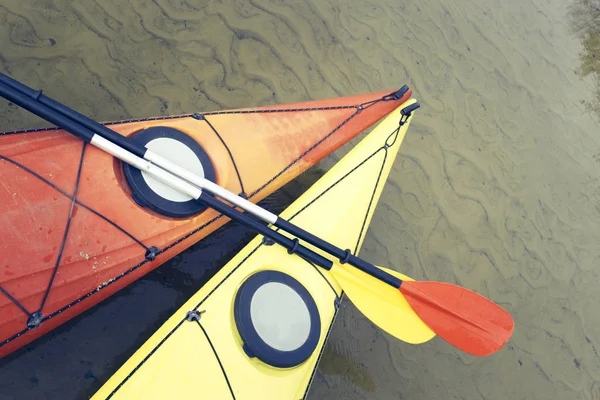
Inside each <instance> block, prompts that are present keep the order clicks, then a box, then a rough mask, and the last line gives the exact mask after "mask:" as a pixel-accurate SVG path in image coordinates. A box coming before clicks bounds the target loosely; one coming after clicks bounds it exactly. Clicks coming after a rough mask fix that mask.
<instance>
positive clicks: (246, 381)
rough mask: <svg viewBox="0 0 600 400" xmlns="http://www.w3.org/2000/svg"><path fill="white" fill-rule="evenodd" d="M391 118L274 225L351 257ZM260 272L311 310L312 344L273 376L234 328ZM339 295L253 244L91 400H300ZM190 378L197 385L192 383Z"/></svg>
mask: <svg viewBox="0 0 600 400" xmlns="http://www.w3.org/2000/svg"><path fill="white" fill-rule="evenodd" d="M412 102H414V101H412V100H409V101H408V102H407V103H405V105H409V104H412ZM399 120H400V107H399V108H398V109H397V110H395V111H394V112H392V113H391V114H390V115H389V116H388V117H387V118H386V119H385V120H384V121H383V122H381V123H380V124H379V125H378V126H377V128H375V129H374V130H373V131H372V132H371V133H370V134H369V135H368V136H367V137H366V138H365V139H364V140H363V141H362V142H361V143H360V144H358V145H357V146H356V147H355V148H354V149H353V150H352V151H351V152H350V153H349V154H348V155H346V156H345V157H344V158H343V159H342V160H341V161H340V162H338V163H337V164H336V165H335V166H334V167H333V168H332V169H331V170H330V171H328V172H327V174H326V175H325V176H323V177H322V178H321V179H320V180H319V181H318V182H317V183H315V184H314V185H313V186H312V187H311V188H310V189H308V190H307V191H306V192H305V193H304V194H303V195H302V196H301V197H300V198H299V199H298V200H296V201H295V202H294V203H293V204H292V205H291V206H290V207H288V209H286V210H285V211H284V212H283V213H282V214H281V217H282V218H284V219H287V220H289V221H290V222H292V223H293V224H295V225H297V226H299V227H301V228H303V229H306V230H308V231H310V232H311V233H314V234H315V235H317V236H318V237H320V238H322V239H324V240H327V241H329V242H330V243H332V244H334V245H336V246H338V247H341V248H349V249H351V250H352V252H353V253H358V251H359V250H360V247H361V245H362V242H363V240H364V237H365V234H366V230H367V228H368V226H369V223H370V221H371V217H372V215H373V212H374V209H375V206H376V204H377V202H378V199H379V197H380V195H381V191H382V189H383V186H384V184H385V181H386V179H387V176H388V174H389V171H390V168H391V166H392V164H393V161H394V159H395V156H396V154H397V152H398V150H399V147H400V144H401V142H402V139H403V137H404V135H405V133H406V130H407V129H408V125H409V122H410V119H409V121H408V122H407V123H406V124H404V125H403V126H402V127H401V128H400V127H399V126H398V121H399ZM280 232H281V233H283V234H285V235H286V236H289V235H288V234H286V233H285V232H282V231H280ZM319 253H320V254H323V255H325V254H324V253H323V252H320V251H319ZM334 268H336V267H335V265H334ZM265 271H276V272H277V273H283V274H286V275H288V276H290V277H292V278H293V279H295V280H297V281H298V282H300V284H301V285H302V286H303V287H304V288H305V289H306V290H308V292H309V293H310V296H311V297H312V299H313V300H314V302H315V304H316V306H317V309H318V315H319V322H320V325H319V339H318V342H317V345H316V347H315V348H314V351H312V353H311V354H310V355H309V356H308V357H307V358H306V359H305V360H304V361H303V362H301V363H299V364H297V365H292V366H289V367H285V368H283V367H282V368H279V367H275V366H273V365H269V364H268V363H266V362H264V361H262V360H261V359H260V356H254V355H253V354H252V352H250V353H249V352H248V350H247V343H244V340H245V339H243V338H242V336H243V335H241V334H240V333H239V329H238V326H239V325H236V324H237V323H238V322H237V320H236V318H235V315H234V314H235V312H234V310H235V307H236V304H235V299H236V297H237V296H238V293H239V291H241V288H242V287H243V285H244V284H245V283H246V282H248V281H249V279H251V278H252V277H254V276H256V275H258V274H261V273H264V272H265ZM400 276H401V277H404V276H403V275H401V274H400ZM407 279H408V278H407ZM342 296H343V292H342V288H341V287H340V285H339V284H338V282H337V281H336V280H335V278H334V277H333V275H331V274H330V273H329V272H328V271H325V270H322V269H320V268H318V267H316V266H315V265H313V264H311V263H309V262H307V261H305V260H303V259H302V258H300V257H298V256H296V255H290V254H289V253H288V252H287V251H286V250H285V249H284V248H282V247H280V246H278V245H269V243H268V242H265V241H264V240H263V239H262V237H257V238H255V239H254V240H253V241H251V242H250V243H249V244H248V245H247V246H246V247H245V248H244V249H243V250H242V251H240V253H238V254H237V255H236V256H235V257H234V258H233V259H232V260H231V261H230V262H229V263H228V264H227V265H226V266H225V267H223V269H221V270H220V271H219V272H218V273H217V274H216V275H215V276H214V277H213V278H212V279H211V280H210V281H209V282H208V283H207V284H206V285H204V286H203V287H202V288H201V289H200V290H199V291H198V292H197V293H196V294H195V295H194V296H192V298H191V299H190V300H189V301H188V302H187V303H186V304H185V305H184V306H183V307H182V308H181V309H179V310H178V311H177V312H176V313H175V314H174V315H173V316H172V317H171V318H170V319H169V320H168V321H167V322H166V323H165V324H164V325H163V326H162V327H161V328H160V329H159V330H158V331H157V332H156V333H155V334H154V335H153V336H152V337H151V338H150V339H149V340H148V341H147V342H146V343H145V344H144V345H143V346H142V347H141V348H140V349H139V350H138V351H137V352H136V353H135V354H134V355H133V356H132V357H131V358H130V359H129V360H128V361H127V362H126V363H125V365H123V366H122V367H121V368H120V369H119V370H118V371H117V372H116V373H115V374H114V376H113V377H112V378H111V379H110V380H109V381H108V382H107V383H106V384H105V385H104V386H103V387H102V388H101V389H100V390H99V391H98V392H97V393H96V395H95V396H94V397H93V399H94V400H100V399H113V400H118V399H142V398H143V399H154V398H156V399H158V398H165V397H168V396H170V397H173V398H177V399H188V398H198V397H206V398H211V399H213V398H214V399H238V400H239V399H256V398H260V399H302V398H305V397H306V395H307V393H308V390H309V387H310V383H311V382H312V379H313V376H314V373H315V371H316V367H317V365H318V361H319V359H320V357H321V355H322V351H323V348H324V346H325V343H326V341H327V337H328V335H329V332H330V329H331V327H332V325H333V322H334V320H335V316H336V313H337V311H338V308H339V305H340V301H341V298H342ZM252 301H254V300H252ZM193 313H196V314H195V315H196V316H197V318H196V319H194V318H190V315H192V314H193ZM198 377H202V378H201V381H202V384H201V385H199V384H198V382H199V380H198V379H199V378H198Z"/></svg>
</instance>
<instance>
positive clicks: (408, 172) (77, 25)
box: [0, 0, 600, 400]
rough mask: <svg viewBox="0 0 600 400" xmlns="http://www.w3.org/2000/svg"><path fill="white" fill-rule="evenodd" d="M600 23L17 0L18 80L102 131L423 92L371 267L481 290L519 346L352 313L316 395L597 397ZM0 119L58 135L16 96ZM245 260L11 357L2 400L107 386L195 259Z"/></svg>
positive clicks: (339, 331) (532, 11)
mask: <svg viewBox="0 0 600 400" xmlns="http://www.w3.org/2000/svg"><path fill="white" fill-rule="evenodd" d="M599 15H600V1H599V0H575V1H574V2H573V1H566V2H565V1H564V0H563V1H559V0H548V1H541V0H525V1H524V2H501V1H491V0H483V1H474V0H471V1H466V0H454V1H449V0H423V1H419V2H397V1H393V0H380V1H367V0H360V1H356V0H350V1H342V0H335V1H316V0H312V1H301V0H295V1H275V0H274V1H266V0H261V1H241V0H239V1H187V2H186V1H175V0H173V1H167V0H156V1H154V2H146V1H128V2H124V1H117V0H112V1H106V0H103V1H97V2H94V1H81V0H75V1H66V0H38V1H34V0H28V1H24V0H18V1H16V0H5V1H3V2H2V4H1V5H0V49H1V50H0V70H1V71H3V72H6V73H8V74H11V75H12V76H14V77H16V78H19V79H22V80H24V81H26V82H27V83H28V84H29V85H30V86H33V87H43V88H46V90H47V91H48V92H49V93H51V95H52V96H53V97H55V98H57V99H58V100H61V101H65V102H67V103H68V104H69V105H71V106H73V107H75V108H77V109H78V110H79V111H81V112H83V113H85V114H89V115H91V116H92V117H94V118H96V119H99V120H114V119H119V118H126V117H146V116H152V115H158V114H177V113H187V112H194V111H199V110H208V109H211V110H214V109H220V108H233V107H243V106H250V105H263V104H272V103H285V102H293V101H299V100H305V99H317V98H326V97H334V96H338V95H350V94H355V93H361V92H368V91H375V90H386V89H394V88H397V87H399V86H401V85H402V84H408V85H409V86H411V87H412V88H413V90H414V97H416V98H417V99H418V100H419V101H420V103H421V104H422V105H423V107H422V109H421V110H420V111H419V113H418V115H417V116H416V118H415V120H414V122H413V124H412V125H411V129H410V131H409V134H408V135H407V137H406V139H405V142H404V144H403V147H402V149H401V154H400V155H399V158H398V160H397V162H396V164H395V165H394V168H393V171H392V174H391V176H390V180H389V182H388V185H387V187H386V189H385V190H384V193H383V196H382V198H381V203H380V205H379V207H378V209H377V211H376V213H375V216H374V219H373V224H372V226H371V229H370V230H369V234H368V236H367V239H366V241H365V247H364V248H363V251H362V253H361V256H363V257H364V258H366V259H367V260H369V261H372V262H374V263H377V264H380V265H388V266H391V267H392V268H394V269H397V270H399V271H403V272H405V273H407V274H408V275H410V276H412V277H414V278H417V279H429V280H442V281H447V282H452V283H457V284H460V285H462V286H465V287H467V288H470V289H472V290H475V291H478V292H480V293H482V294H484V295H485V296H487V297H489V298H491V299H492V300H494V301H496V302H498V303H499V304H501V305H503V306H504V307H505V308H506V309H508V310H509V311H510V312H511V314H512V315H513V316H514V318H515V323H516V328H515V333H514V336H513V338H512V340H511V341H510V342H509V344H508V345H507V347H506V348H505V349H503V350H502V351H500V352H499V353H497V354H495V355H493V356H491V357H487V358H475V357H471V356H468V355H466V354H464V353H461V352H460V351H458V350H455V349H454V348H452V347H450V346H449V345H447V344H446V343H445V342H443V341H441V340H440V339H437V338H436V339H434V340H432V341H431V342H429V343H427V344H424V345H420V346H413V345H408V344H404V343H401V342H399V341H397V340H396V339H393V338H391V337H390V336H388V335H387V334H385V333H383V332H382V331H380V330H379V329H377V328H376V327H374V326H373V325H372V324H371V323H370V322H369V321H368V320H367V319H366V318H365V317H363V316H362V315H361V314H360V313H358V312H357V311H356V310H355V309H354V308H353V306H352V305H351V303H350V302H349V301H345V302H344V307H343V311H342V312H341V313H340V317H339V318H338V320H337V322H336V325H335V327H334V331H333V334H332V336H331V338H330V341H329V345H328V347H327V349H326V354H325V356H324V357H323V359H322V362H321V364H320V369H319V373H318V374H317V376H316V378H315V382H314V384H313V387H312V389H311V393H310V396H309V398H312V399H321V398H323V399H337V398H339V399H349V398H352V399H354V398H356V399H362V398H365V399H367V398H368V399H398V398H404V399H434V398H435V399H587V400H600V356H599V354H598V352H599V351H600V318H599V317H598V315H599V306H598V304H599V302H600V279H599V275H598V268H599V261H600V172H599V168H600V146H599V143H600V129H599V123H598V121H599V118H600V115H599V114H600V100H599V99H600V88H599V86H598V83H599V82H600V80H599V75H598V73H599V71H600V34H599V33H598V31H599V30H600V17H599ZM0 121H1V126H0V130H10V129H17V128H27V127H35V126H44V125H46V124H45V123H43V122H40V121H39V120H38V119H37V118H36V117H33V116H31V115H29V114H27V113H26V112H24V111H22V110H18V109H17V108H16V107H14V106H7V105H6V103H2V104H1V105H0ZM347 148H348V146H346V147H345V149H347ZM342 154H343V152H340V153H337V154H336V155H335V156H334V157H330V158H329V159H328V160H326V161H324V162H323V163H322V165H321V167H322V168H328V167H330V166H331V165H332V164H333V162H334V161H335V160H336V159H338V158H339V157H341V155H342ZM309 181H310V179H308V180H306V184H308V182H309ZM304 187H306V185H305V186H304ZM287 190H288V195H289V194H290V193H295V194H297V192H298V190H299V189H298V187H296V188H295V189H294V190H296V192H294V190H292V191H291V192H290V190H291V189H289V188H288V189H287ZM284 197H285V196H284ZM288 197H290V196H288ZM288 197H286V199H285V201H282V203H281V204H284V203H286V202H289V200H291V198H288ZM281 204H280V206H281ZM226 232H231V230H229V231H225V232H223V233H222V234H221V236H219V237H220V238H221V239H223V237H228V239H229V236H227V234H226ZM233 237H234V242H235V246H237V247H236V249H239V248H240V247H241V246H242V245H243V242H244V241H245V240H247V239H248V238H249V235H248V233H247V232H245V234H244V235H241V234H239V233H238V234H237V235H234V236H233ZM216 241H218V239H213V242H210V243H213V244H214V243H216ZM234 250H235V249H234ZM232 251H233V250H231V249H229V250H227V251H225V250H223V249H221V250H220V252H217V253H215V252H214V251H212V252H211V249H210V248H206V246H197V247H195V248H194V249H193V250H191V251H190V252H189V253H186V254H185V255H184V256H183V257H180V258H178V259H177V260H175V262H173V263H169V265H167V266H165V267H163V268H161V269H159V271H157V272H156V273H154V274H150V275H149V276H148V278H147V279H144V280H142V281H141V282H140V283H139V284H137V285H134V287H132V288H130V289H128V290H127V291H126V292H124V293H123V294H121V295H118V296H116V297H114V298H113V299H111V300H110V301H107V302H105V303H104V304H103V305H101V306H100V307H98V308H96V309H94V310H92V311H91V312H89V313H87V314H85V315H84V316H83V318H78V319H76V320H75V321H73V322H72V323H70V324H68V325H66V326H65V327H63V328H61V329H59V330H58V331H57V333H56V334H55V335H50V337H48V338H45V339H43V340H42V341H40V342H39V343H37V344H36V345H34V346H32V347H31V351H29V352H28V351H22V352H19V353H18V354H17V355H15V356H14V357H11V358H10V359H8V360H5V361H2V363H1V364H0V397H3V396H6V394H7V393H8V394H9V395H8V397H6V398H19V399H25V398H38V399H40V398H73V397H81V398H83V397H85V396H86V395H88V394H90V393H93V392H94V391H95V390H96V389H97V388H98V387H99V385H101V384H102V382H103V381H104V380H106V379H107V377H108V376H109V375H110V374H111V373H112V372H114V371H115V369H116V368H117V367H118V366H119V365H120V364H121V363H122V362H123V361H124V359H126V358H127V357H128V356H129V355H130V354H131V353H132V352H133V351H134V349H135V348H136V347H137V346H139V345H140V344H141V343H142V342H143V341H144V340H145V339H146V338H147V337H149V335H150V334H151V333H152V332H153V331H154V329H155V328H156V326H157V325H159V324H160V323H161V322H162V321H164V318H165V317H166V316H167V315H169V313H170V312H172V310H174V309H175V308H177V306H178V305H179V304H181V303H182V302H183V301H184V300H185V298H186V296H189V295H190V294H191V293H192V292H193V291H194V290H195V287H197V286H195V285H196V284H197V283H198V282H200V281H201V280H202V279H206V277H205V276H204V273H203V272H199V271H198V270H197V269H194V266H193V263H194V262H195V261H198V260H203V262H205V263H206V264H205V265H208V266H209V267H211V268H213V269H214V268H216V266H217V265H222V264H224V263H225V261H226V259H227V257H230V256H231V254H232ZM211 255H212V257H213V258H212V259H210V260H208V261H207V260H206V258H207V257H211ZM218 256H220V257H221V258H218ZM167 269H169V271H171V272H166V271H167ZM209 270H210V268H209ZM149 301H150V303H149ZM115 320H117V321H119V320H122V321H125V320H134V321H137V324H136V325H134V326H132V327H130V328H126V327H123V326H118V327H115V325H116V324H115V323H114V321H115ZM115 337H118V338H119V340H115V339H114V338H115Z"/></svg>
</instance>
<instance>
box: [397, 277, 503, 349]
mask: <svg viewBox="0 0 600 400" xmlns="http://www.w3.org/2000/svg"><path fill="white" fill-rule="evenodd" d="M398 290H400V292H401V293H402V294H403V295H404V297H405V298H406V300H407V301H408V303H409V304H410V306H411V307H412V308H413V310H414V311H415V313H416V314H417V315H418V316H419V317H420V318H421V320H423V322H424V323H425V325H427V326H428V327H429V328H430V329H431V330H432V331H434V332H435V333H436V334H437V335H438V336H439V337H441V338H442V339H444V340H445V341H447V342H448V343H450V344H452V345H453V346H455V347H457V348H459V349H460V350H462V351H464V352H466V353H469V354H472V355H475V356H488V355H490V354H493V353H495V352H497V351H498V350H500V349H501V348H502V347H503V346H504V345H505V344H506V343H507V342H508V341H509V340H510V338H511V336H512V333H513V331H514V326H515V324H514V320H513V318H512V316H511V315H510V314H509V313H508V312H507V311H506V310H504V309H503V308H502V307H500V306H499V305H497V304H496V303H494V302H492V301H491V300H489V299H487V298H485V297H483V296H482V295H480V294H478V293H475V292H473V291H470V290H468V289H465V288H462V287H460V286H456V285H452V284H449V283H442V282H409V281H408V282H407V281H404V282H403V283H402V285H401V286H400V288H399V289H398Z"/></svg>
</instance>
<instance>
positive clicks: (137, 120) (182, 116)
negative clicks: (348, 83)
mask: <svg viewBox="0 0 600 400" xmlns="http://www.w3.org/2000/svg"><path fill="white" fill-rule="evenodd" d="M381 100H383V99H377V100H371V101H369V102H365V103H362V104H359V105H345V106H329V107H312V108H310V107H299V108H284V109H279V110H277V109H267V110H238V111H235V110H230V111H207V112H204V113H203V114H204V115H232V114H260V113H265V114H266V113H278V112H298V111H328V110H343V109H348V108H357V107H360V106H362V105H364V104H368V103H371V102H378V101H381ZM384 101H385V100H384ZM194 114H196V113H189V114H181V115H168V116H160V117H146V118H130V119H123V120H118V121H107V122H102V123H101V124H102V125H115V124H129V123H133V122H147V121H162V120H170V119H182V118H193V117H192V116H193V115H194ZM58 130H61V128H59V127H56V126H54V127H48V128H33V129H20V130H15V131H6V132H0V136H3V135H17V134H21V133H35V132H48V131H58Z"/></svg>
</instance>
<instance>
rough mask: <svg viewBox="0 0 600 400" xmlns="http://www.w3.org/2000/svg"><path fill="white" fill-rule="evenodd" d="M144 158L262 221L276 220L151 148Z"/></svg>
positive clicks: (273, 215)
mask: <svg viewBox="0 0 600 400" xmlns="http://www.w3.org/2000/svg"><path fill="white" fill-rule="evenodd" d="M144 158H145V159H146V160H148V161H152V162H153V163H154V164H156V165H158V166H160V167H162V168H164V169H166V170H167V171H169V172H171V173H173V174H175V175H177V176H178V177H181V178H183V179H185V180H187V181H188V182H190V183H193V184H194V185H196V186H198V187H200V188H202V189H204V190H208V191H209V192H210V193H212V194H214V195H215V196H218V197H220V198H222V199H223V200H226V201H228V202H230V203H232V204H235V205H236V206H238V207H240V208H242V209H243V210H245V211H247V212H249V213H251V214H253V215H255V216H257V217H258V218H260V219H262V220H263V221H266V222H268V223H270V224H274V223H275V222H276V221H277V215H275V214H273V213H271V212H269V211H267V210H265V209H264V208H261V207H259V206H257V205H256V204H254V203H251V202H249V201H248V200H246V199H244V198H242V197H240V196H238V195H236V194H234V193H232V192H230V191H229V190H227V189H225V188H223V187H221V186H219V185H217V184H216V183H214V182H211V181H209V180H208V179H206V178H203V177H201V176H199V175H196V174H194V173H193V172H191V171H189V170H188V169H185V168H183V167H181V166H179V165H177V164H175V163H173V162H171V161H169V160H167V159H166V158H164V157H162V156H160V155H158V154H156V153H154V152H153V151H151V150H146V153H145V154H144ZM165 183H167V182H165Z"/></svg>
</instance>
